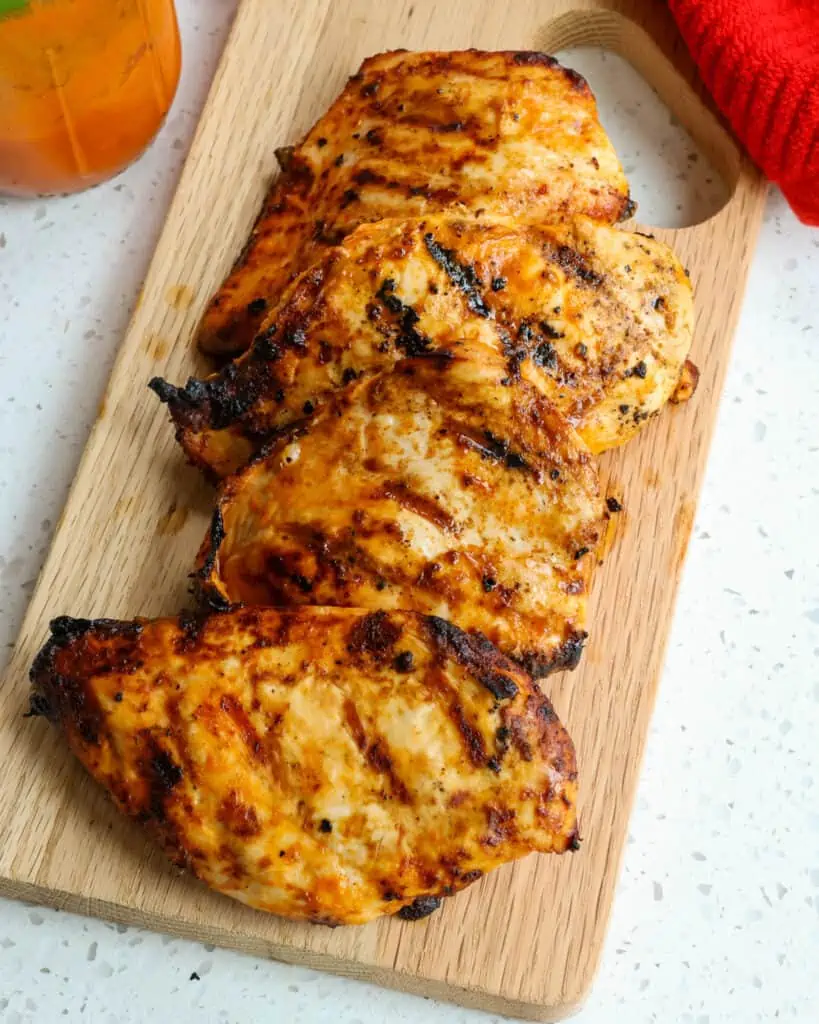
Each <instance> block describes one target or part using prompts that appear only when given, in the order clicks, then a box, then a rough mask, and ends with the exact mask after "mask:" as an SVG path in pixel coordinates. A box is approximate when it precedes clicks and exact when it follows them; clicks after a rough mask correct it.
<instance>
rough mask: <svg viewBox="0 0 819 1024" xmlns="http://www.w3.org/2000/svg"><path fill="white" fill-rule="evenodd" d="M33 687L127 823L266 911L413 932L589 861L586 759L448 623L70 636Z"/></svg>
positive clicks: (261, 614) (247, 618) (220, 625)
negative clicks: (536, 870) (538, 864)
mask: <svg viewBox="0 0 819 1024" xmlns="http://www.w3.org/2000/svg"><path fill="white" fill-rule="evenodd" d="M31 676H32V682H33V694H32V700H31V709H32V713H33V714H36V715H46V716H47V717H48V718H49V719H50V720H51V721H52V722H53V723H54V724H55V725H56V726H57V727H58V728H59V729H60V730H61V731H62V732H63V733H64V734H65V736H66V738H67V740H68V743H69V744H70V746H71V748H72V750H73V751H74V753H75V754H76V755H77V757H78V758H79V759H80V761H81V762H82V763H83V765H84V766H85V767H86V769H87V770H88V771H89V773H90V774H91V775H92V776H93V777H94V778H95V779H96V780H97V781H99V782H101V783H102V784H103V785H104V786H105V787H106V788H107V789H108V791H109V792H110V794H111V795H112V797H113V798H114V801H115V803H116V804H117V806H118V807H119V808H120V809H121V810H122V811H123V812H124V813H126V814H128V815H129V816H130V817H132V818H135V819H136V820H137V821H140V822H142V823H144V824H145V825H147V826H148V827H149V828H150V829H151V830H152V831H153V832H154V834H155V835H156V836H157V837H158V838H159V839H160V841H161V842H162V844H163V845H164V847H165V850H166V851H167V853H168V854H169V856H170V857H171V859H172V860H173V861H174V862H175V863H176V864H178V865H180V866H184V867H187V868H189V869H190V870H191V871H192V872H193V873H194V874H196V875H197V876H198V877H199V878H200V879H202V880H203V881H204V882H206V883H207V884H208V885H210V886H212V887H213V888H214V889H217V890H218V891H219V892H222V893H224V894H226V895H228V896H232V897H234V898H235V899H237V900H240V901H241V902H243V903H246V904H248V905H249V906H251V907H256V908H258V909H260V910H266V911H270V912H272V913H275V914H280V915H282V916H284V917H290V918H297V919H302V920H308V921H314V922H320V923H324V924H333V925H335V924H360V923H362V922H365V921H369V920H372V919H373V918H375V917H378V916H379V915H382V914H395V913H399V914H400V915H401V916H403V917H408V918H410V919H413V918H417V917H421V916H424V915H425V914H427V913H429V912H431V911H432V910H433V909H435V907H436V906H437V905H438V904H439V902H440V898H441V897H442V896H449V895H451V894H453V893H455V892H457V891H458V890H460V889H463V888H464V887H465V886H467V885H469V884H470V882H472V881H474V880H475V879H476V878H478V877H480V876H481V875H482V874H483V873H485V872H487V871H491V870H492V869H493V868H496V867H498V866H499V865H501V864H503V863H505V862H507V861H511V860H514V859H515V858H518V857H522V856H523V855H524V854H527V853H529V852H531V851H540V852H549V851H554V852H563V851H564V850H566V849H571V848H574V847H575V846H576V844H577V826H576V815H575V791H576V781H575V779H576V769H575V756H574V750H573V748H572V744H571V740H570V739H569V737H568V735H567V734H566V732H565V730H564V729H563V727H562V726H561V725H560V723H559V722H558V720H557V717H556V716H555V713H554V711H553V709H552V706H551V705H550V703H549V701H548V700H547V699H546V697H544V695H543V694H542V693H541V692H540V690H539V689H538V687H537V685H536V684H534V683H533V682H532V680H531V679H530V678H529V677H528V676H527V675H526V673H525V672H523V671H521V669H520V668H518V667H516V666H514V665H513V664H511V663H510V662H509V661H507V660H506V659H504V658H503V657H501V656H500V655H499V654H498V653H497V651H495V650H494V649H493V648H492V647H491V645H489V644H488V643H486V642H482V641H479V640H477V639H475V638H472V637H468V636H466V635H465V634H463V633H461V632H460V631H459V630H457V629H455V628H454V627H453V626H450V625H449V624H448V623H445V622H442V621H440V620H438V619H434V618H424V617H423V616H419V615H412V614H408V613H375V614H367V613H366V612H362V611H358V610H355V609H327V608H298V609H292V610H287V611H278V610H275V609H270V608H265V609H260V608H246V609H243V610H241V611H236V612H233V613H231V614H228V615H219V616H214V617H212V618H210V619H209V620H207V621H204V622H201V623H196V622H193V621H191V620H188V621H185V620H182V619H165V620H160V621H156V622H147V621H144V622H113V621H110V620H100V621H97V622H89V621H87V620H78V619H58V620H56V621H55V622H54V623H52V635H51V638H50V640H49V641H48V642H47V644H46V645H45V647H44V648H43V650H42V652H41V653H40V655H39V656H38V658H37V660H36V662H35V664H34V667H33V669H32V673H31Z"/></svg>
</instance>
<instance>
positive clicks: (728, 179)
mask: <svg viewBox="0 0 819 1024" xmlns="http://www.w3.org/2000/svg"><path fill="white" fill-rule="evenodd" d="M626 10H628V12H629V13H628V14H627V13H625V11H626ZM539 43H540V46H541V47H542V49H543V50H545V51H546V52H547V53H555V52H556V51H559V50H563V49H567V48H569V47H583V46H588V47H599V48H601V49H604V50H610V51H612V52H613V53H616V54H618V55H619V56H620V57H623V58H624V59H625V60H627V61H628V62H629V63H630V64H631V65H632V66H633V67H634V68H635V70H636V71H637V72H638V73H639V74H640V75H642V77H643V78H644V79H645V80H646V81H647V82H648V84H649V85H650V86H651V87H652V88H653V89H654V90H655V92H656V93H657V94H658V95H659V97H660V99H661V100H662V101H663V103H665V105H666V106H667V107H668V108H669V110H670V111H671V112H672V114H673V115H674V116H675V117H676V118H677V120H679V121H680V123H681V124H682V125H683V126H684V127H685V129H686V130H687V131H688V133H689V134H690V135H691V137H692V138H693V139H694V141H695V142H696V143H697V145H698V146H699V147H700V148H701V149H702V151H703V153H704V154H705V155H706V156H707V157H708V159H709V160H710V161H711V162H712V164H713V165H714V166H715V168H716V169H717V171H718V172H719V174H720V176H721V177H722V179H723V181H724V182H725V185H726V189H727V191H728V194H729V198H728V200H727V201H726V203H725V205H724V206H723V207H722V209H721V210H719V211H718V212H717V213H716V214H714V215H713V216H712V217H711V218H709V220H713V219H714V217H722V216H724V215H725V214H726V212H727V209H728V208H729V207H731V206H732V205H733V204H734V203H738V202H741V200H742V195H743V193H744V185H745V184H746V183H747V185H748V187H752V186H753V187H755V181H754V179H755V177H756V175H755V174H749V175H745V174H743V169H744V166H745V165H746V164H748V163H749V161H748V160H747V157H745V156H744V155H743V152H742V150H741V149H740V147H739V146H738V145H737V143H736V142H735V140H734V139H733V137H732V136H731V134H730V133H729V132H728V130H727V129H726V128H725V127H724V126H723V124H722V123H721V120H720V116H719V114H718V113H715V111H714V108H713V105H712V104H711V101H710V100H709V99H708V98H707V97H706V96H705V93H704V90H703V86H702V83H701V82H700V81H699V78H698V75H697V72H696V69H695V67H694V65H693V63H692V61H691V59H690V57H689V56H688V54H687V53H686V52H685V50H684V47H683V45H682V42H681V40H680V38H679V36H678V34H677V32H676V29H675V27H674V25H673V22H672V21H671V18H670V15H669V14H668V11H667V10H665V8H664V7H662V6H661V5H660V4H658V3H641V4H640V3H638V4H635V3H632V2H628V0H623V2H622V3H619V4H617V5H614V6H609V5H601V4H600V3H599V2H597V3H595V2H594V0H591V2H590V3H588V4H578V3H576V2H575V3H573V4H571V5H568V4H567V9H566V10H564V11H563V12H562V13H559V14H558V15H557V16H556V17H554V18H553V19H552V20H551V21H549V22H548V23H547V24H546V26H545V27H544V29H543V34H542V37H541V39H540V40H539ZM672 55H673V58H674V61H675V62H676V65H677V66H675V63H672V59H671V56H672ZM746 179H747V181H746ZM704 223H707V221H706V222H704ZM698 227H700V225H692V226H691V228H688V229H685V228H684V229H681V230H682V231H685V230H696V229H697V228H698Z"/></svg>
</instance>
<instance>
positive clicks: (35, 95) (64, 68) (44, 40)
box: [0, 0, 181, 196]
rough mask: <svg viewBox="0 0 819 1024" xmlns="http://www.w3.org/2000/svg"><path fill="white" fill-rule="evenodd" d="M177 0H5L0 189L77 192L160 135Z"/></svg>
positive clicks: (0, 44)
mask: <svg viewBox="0 0 819 1024" xmlns="http://www.w3.org/2000/svg"><path fill="white" fill-rule="evenodd" d="M180 64H181V58H180V46H179V30H178V27H177V22H176V11H175V9H174V3H173V0H0V192H6V193H11V194H12V195H24V196H25V195H42V194H49V193H64V192H75V191H79V190H80V189H84V188H89V187H90V186H91V185H96V184H98V183H99V182H101V181H104V180H105V179H106V178H110V177H112V176H113V175H114V174H116V173H117V172H118V171H121V170H122V169H123V168H124V167H126V166H127V165H128V164H129V163H131V161H132V160H134V159H135V158H136V157H137V156H138V155H139V154H140V153H141V152H142V151H143V150H144V149H145V147H146V146H147V145H148V143H149V142H150V141H151V139H153V137H154V135H155V134H156V132H157V131H158V129H159V127H160V125H161V124H162V121H163V119H164V118H165V115H166V114H167V112H168V109H169V108H170V105H171V102H172V101H173V98H174V94H175V92H176V87H177V84H178V81H179V71H180Z"/></svg>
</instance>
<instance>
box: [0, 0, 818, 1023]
mask: <svg viewBox="0 0 819 1024" xmlns="http://www.w3.org/2000/svg"><path fill="white" fill-rule="evenodd" d="M178 6H179V10H180V18H181V23H182V30H183V45H184V53H185V68H184V73H183V80H182V85H181V89H180V93H179V96H178V98H177V101H176V104H175V106H174V108H173V111H172V113H171V116H170V118H169V120H168V123H167V124H166V126H165V128H164V129H163V131H162V133H161V135H160V138H159V140H158V141H157V143H156V145H155V146H154V147H153V148H152V149H151V150H150V152H149V153H148V154H147V155H146V156H145V157H144V158H143V160H142V161H140V162H139V163H138V164H137V165H135V166H134V167H132V168H131V169H130V170H129V171H128V172H127V173H126V174H124V175H123V176H122V177H121V178H119V179H118V180H117V181H115V182H113V183H111V184H109V185H106V186H103V187H102V188H99V189H96V190H95V191H93V192H91V193H88V194H85V195H82V196H78V197H72V198H67V199H55V200H48V201H44V200H40V201H33V202H18V201H12V200H7V201H4V200H0V645H2V647H0V651H2V659H0V660H5V657H6V655H7V653H8V648H9V646H10V645H11V643H12V642H13V639H14V637H15V635H16V632H17V629H18V627H19V624H20V621H21V618H22V615H23V612H24V609H25V605H26V601H27V599H28V596H29V594H30V592H31V589H32V587H33V585H34V581H35V579H36V576H37V573H38V571H39V567H40V564H41V562H42V559H43V556H44V554H45V552H46V549H47V547H48V544H49V541H50V538H51V533H52V529H53V524H54V523H55V522H56V521H57V518H58V516H59V513H60V510H61V507H62V504H63V501H64V499H65V496H66V492H67V489H68V486H69V484H70V482H71V479H72V477H73V474H74V470H75V468H76V465H77V462H78V459H79V456H80V453H81V451H82V447H83V445H84V443H85V439H86V436H87V433H88V430H89V428H90V426H91V423H92V422H93V419H94V417H95V415H96V410H97V407H98V405H99V401H100V397H101V395H102V392H103V389H104V386H105V382H106V380H107V377H108V373H109V369H110V367H111V363H112V360H113V357H114V353H115V351H116V348H117V344H118V342H119V340H120V338H121V337H122V334H123V330H124V328H125V325H126V323H127V320H128V317H129V315H130V311H131V309H132V307H133V303H134V300H135V297H136V294H137V291H138V289H139V285H140V283H141V280H142V277H143V275H144V272H145V269H146V267H147V262H148V259H149V257H150V254H151V251H152V249H153V246H154V243H155V240H156V237H157V234H158V232H159V230H160V227H161V224H162V219H163V215H164V212H165V210H166V208H167V205H168V203H169V201H170V198H171V194H172V192H173V188H174V185H175V182H176V178H177V175H178V172H179V169H180V166H181V164H182V161H183V159H184V156H185V153H186V152H187V148H188V145H189V142H190V139H191V136H192V133H193V130H194V127H195V124H196V119H197V116H198V112H199V110H200V108H201V105H202V102H203V100H204V97H205V94H206V91H207V88H208V84H209V81H210V78H211V76H212V73H213V69H214V67H215V63H216V61H217V59H218V55H219V53H220V51H221V48H222V45H223V42H224V38H225V35H226V31H227V28H228V24H229V21H230V18H231V16H232V13H233V7H234V2H233V0H179V3H178ZM571 62H572V63H573V64H574V65H575V66H577V67H579V68H580V70H582V71H584V72H586V73H587V75H588V77H589V78H590V80H591V83H592V86H593V87H594V88H595V90H596V92H597V93H598V96H599V100H600V105H601V109H602V112H603V116H604V120H605V121H606V123H607V126H608V128H609V130H610V132H611V134H612V136H613V138H614V141H615V144H616V145H617V147H618V150H619V152H620V154H621V157H622V159H623V163H624V165H625V167H626V170H627V172H628V173H629V175H630V177H631V180H632V183H633V185H634V191H635V193H636V196H637V198H638V200H641V219H642V220H643V221H645V222H648V223H651V222H654V223H659V222H660V220H659V218H663V219H664V220H663V222H664V223H668V224H677V223H685V222H686V221H687V220H689V219H694V218H696V217H698V216H703V215H705V214H706V213H707V212H708V211H709V210H710V209H713V208H714V204H715V203H718V202H719V194H720V189H719V183H718V182H717V181H715V180H714V179H712V178H711V175H710V174H709V172H708V169H707V167H705V166H704V161H703V159H702V158H701V157H698V156H697V155H696V154H693V155H692V147H691V144H690V143H689V142H688V141H687V140H686V138H685V137H684V135H683V134H682V133H681V132H680V130H679V128H678V126H676V125H675V124H673V122H671V121H670V119H669V117H668V114H667V112H666V111H665V110H664V109H663V108H662V107H661V106H660V105H659V104H658V103H657V102H655V101H654V100H653V98H652V97H651V95H650V94H647V93H646V91H645V89H644V88H642V87H641V86H640V84H639V83H635V81H634V76H633V75H632V74H631V73H630V72H629V71H628V69H624V68H623V66H622V65H621V64H620V62H619V61H617V60H615V59H612V58H604V59H601V58H600V57H599V56H594V55H590V54H588V53H584V54H579V55H578V54H572V56H571ZM709 179H710V180H709ZM703 369H704V372H706V373H707V367H704V368H703ZM817 409H819V231H809V230H807V229H806V228H804V227H801V226H800V225H799V224H798V223H797V222H796V221H795V219H794V217H793V216H792V215H791V213H790V212H789V211H788V209H787V207H786V206H785V204H784V202H783V201H782V199H781V197H780V196H779V195H778V194H777V193H772V195H771V198H770V201H769V205H768V210H767V214H766V218H765V224H764V227H763V230H762V236H761V238H760V242H759V246H758V250H757V254H756V259H755V262H754V266H753V271H752V273H751V279H750V285H749V289H748V294H747V297H746V300H745V306H744V310H743V315H742V319H741V322H740V326H739V331H738V335H737V339H736V347H735V350H734V358H733V362H732V366H731V370H730V373H729V376H728V383H727V388H726V392H725V395H724V397H723V401H722V406H721V413H720V418H719V424H718V428H717V432H716V436H715V440H714V445H713V449H712V452H711V459H710V463H709V470H708V475H707V479H706V484H705V488H704V492H703V495H702V501H701V505H700V509H699V514H698V516H697V520H696V524H695V528H694V534H693V538H692V542H691V545H690V550H689V556H688V563H687V566H686V570H685V575H684V581H683V586H682V592H681V594H680V600H679V604H678V609H677V615H676V619H675V624H674V630H673V634H672V638H671V645H670V651H669V656H668V661H667V664H666V668H665V673H664V676H663V681H662V687H661V690H660V697H659V702H658V706H657V711H656V715H655V718H654V723H653V726H652V730H651V737H650V742H649V744H648V753H647V756H646V760H645V765H644V769H643V774H642V781H641V785H640V789H639V794H638V799H637V807H636V810H635V813H634V816H633V819H632V822H631V834H630V838H629V845H628V849H627V852H626V857H625V864H624V869H623V874H622V877H621V880H620V886H619V890H618V895H617V899H616V902H615V907H614V916H613V920H612V924H611V929H610V932H609V937H608V942H607V945H606V950H605V955H604V959H603V965H602V969H601V971H600V975H599V978H598V981H597V984H596V987H595V989H594V991H593V993H592V995H591V997H590V999H589V1001H588V1004H587V1006H586V1008H585V1009H584V1010H583V1011H582V1012H581V1013H580V1015H579V1016H578V1017H576V1018H575V1019H576V1020H577V1021H578V1022H581V1024H610V1022H612V1021H617V1020H621V1019H624V1018H625V1017H626V1016H627V1017H628V1020H629V1022H630V1024H644V1022H645V1024H648V1022H650V1021H659V1022H662V1024H672V1022H680V1024H719V1022H731V1024H751V1022H752V1021H774V1020H791V1021H799V1022H804V1024H810V1022H814V1021H816V1020H818V1019H819V971H817V959H818V956H819V667H818V666H819V567H818V566H817V562H819V540H817V525H816V524H817V523H819V426H817ZM0 841H2V837H0ZM544 927H548V923H544ZM62 1018H67V1019H68V1020H71V1021H74V1020H85V1021H91V1022H94V1024H96V1022H105V1024H108V1022H111V1024H120V1022H128V1021H168V1020H175V1021H179V1022H180V1024H181V1022H197V1024H199V1022H210V1021H213V1022H251V1021H253V1022H266V1021H270V1022H276V1024H278V1022H282V1024H284V1022H287V1024H291V1022H292V1024H319V1022H325V1021H326V1022H333V1024H376V1022H382V1021H384V1020H387V1019H390V1020H393V1021H396V1022H398V1021H417V1020H424V1021H430V1022H432V1024H456V1022H475V1024H479V1022H481V1021H488V1020H489V1019H490V1018H488V1017H486V1016H484V1015H482V1014H478V1013H469V1012H467V1011H465V1010H460V1009H457V1008H454V1007H450V1006H445V1005H442V1004H435V1003H432V1002H429V1001H423V1000H419V999H414V998H411V997H408V996H403V995H399V994H397V993H393V992H383V991H380V990H377V989H375V988H371V987H369V986H365V985H362V984H359V983H356V982H352V981H346V980H342V979H338V978H332V977H329V976H324V975H320V974H315V973H313V972H311V971H307V970H301V969H296V968H291V967H286V966H283V965H279V964H275V963H268V962H264V961H259V960H254V959H250V958H248V957H242V956H239V955H236V954H233V953H228V952H224V951H220V950H215V949H214V948H213V947H210V946H202V945H199V944H196V943H191V942H183V941H178V940H175V939H169V938H167V937H162V936H158V935H153V934H151V933H148V932H144V931H139V930H136V929H126V928H124V927H122V926H114V925H108V924H104V923H101V922H98V921H93V920H86V919H83V918H79V917H74V916H71V915H68V914H63V913H57V912H54V911H49V910H45V909H40V908H34V907H29V906H25V905H22V904H16V903H9V902H3V901H0V1021H2V1022H4V1024H6V1022H7V1024H18V1022H23V1021H26V1022H28V1021H32V1022H49V1024H50V1022H52V1021H58V1020H60V1019H62Z"/></svg>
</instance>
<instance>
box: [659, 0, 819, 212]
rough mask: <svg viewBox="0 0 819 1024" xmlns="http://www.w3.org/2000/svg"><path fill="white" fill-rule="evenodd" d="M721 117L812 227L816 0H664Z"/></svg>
mask: <svg viewBox="0 0 819 1024" xmlns="http://www.w3.org/2000/svg"><path fill="white" fill-rule="evenodd" d="M669 6H670V8H671V12H672V14H673V15H674V17H675V18H676V20H677V24H678V25H679V27H680V31H681V32H682V35H683V38H684V39H685V41H686V43H687V45H688V48H689V49H690V51H691V53H692V55H693V57H694V60H695V61H696V62H697V65H698V66H699V69H700V74H701V75H702V78H703V81H704V82H705V84H706V85H707V86H708V89H709V90H710V92H711V94H712V95H713V97H714V99H715V100H716V102H717V104H718V105H719V107H720V109H721V110H722V112H723V113H724V114H725V116H726V117H727V118H728V120H729V121H730V122H731V125H732V127H733V129H734V131H735V132H736V134H737V135H738V136H739V138H740V139H741V140H742V141H743V142H744V143H745V146H746V147H747V149H748V152H749V153H750V154H751V156H752V157H753V159H754V160H755V161H756V163H757V164H758V165H759V166H760V167H761V168H762V170H763V171H764V172H765V174H766V175H767V176H768V177H769V178H770V179H771V181H774V182H776V183H777V185H779V186H780V187H781V189H782V191H783V192H784V193H785V196H786V198H787V199H788V202H789V203H790V204H791V206H792V207H793V209H794V212H795V213H796V215H797V216H798V217H799V218H800V220H803V221H804V222H805V223H806V224H813V225H815V226H819V0H669Z"/></svg>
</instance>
